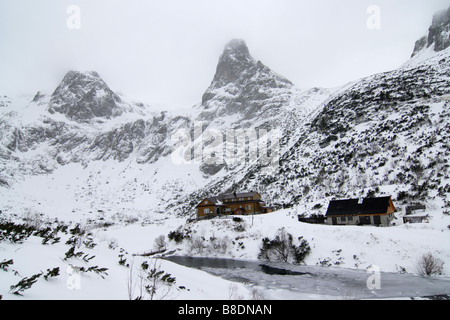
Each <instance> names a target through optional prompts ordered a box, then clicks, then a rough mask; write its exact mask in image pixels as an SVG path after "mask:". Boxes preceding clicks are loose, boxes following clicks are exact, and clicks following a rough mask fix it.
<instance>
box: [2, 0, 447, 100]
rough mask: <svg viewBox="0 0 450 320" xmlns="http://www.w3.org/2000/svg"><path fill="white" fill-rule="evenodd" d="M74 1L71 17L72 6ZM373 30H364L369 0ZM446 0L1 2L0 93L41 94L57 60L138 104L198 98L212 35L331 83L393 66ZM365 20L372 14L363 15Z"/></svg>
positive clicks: (291, 75)
mask: <svg viewBox="0 0 450 320" xmlns="http://www.w3.org/2000/svg"><path fill="white" fill-rule="evenodd" d="M71 5H75V6H77V7H78V8H79V9H80V14H79V18H80V19H79V27H80V29H71V28H69V27H68V26H67V23H68V22H69V25H70V26H71V27H73V26H77V20H74V17H78V16H77V15H76V12H74V11H70V12H69V13H68V12H67V9H68V8H69V6H71ZM371 5H375V6H377V7H378V8H379V9H380V16H379V17H380V20H379V21H380V28H379V29H369V28H368V27H367V21H368V19H370V18H371V17H373V13H368V12H367V9H368V8H369V6H371ZM449 5H450V3H449V0H370V1H367V0H315V1H303V0H128V1H125V0H69V1H67V0H1V1H0V93H1V94H17V93H30V94H32V93H35V92H37V91H38V90H47V91H48V92H49V93H51V92H52V91H53V90H54V89H55V88H56V86H57V85H58V83H59V82H60V81H61V79H62V77H63V76H64V74H65V73H66V72H67V71H68V70H80V71H86V70H95V71H97V72H98V73H99V74H100V76H102V78H103V79H104V80H105V81H106V82H107V83H108V84H109V86H110V87H111V89H113V90H115V91H118V92H121V93H123V94H125V95H126V96H128V97H130V98H134V99H136V100H141V101H144V102H163V103H167V104H175V105H178V106H183V107H190V106H192V105H193V104H195V103H198V102H200V101H201V96H202V94H203V92H204V91H205V90H206V88H207V87H208V86H209V84H210V82H211V80H212V78H213V76H214V73H215V69H216V65H217V62H218V59H219V56H220V54H221V52H222V50H223V48H224V45H225V44H226V43H227V42H228V41H229V40H231V39H233V38H240V39H244V40H245V41H246V42H247V45H248V47H249V49H250V53H251V54H252V55H253V57H254V58H255V59H258V60H261V61H262V62H263V63H264V64H266V65H267V66H268V67H270V68H271V69H272V70H274V71H275V72H277V73H279V74H281V75H283V76H285V77H286V78H288V79H289V80H291V81H292V82H294V83H295V84H296V85H298V86H299V87H304V88H310V87H313V86H321V87H335V86H339V85H343V84H345V83H346V82H348V81H352V80H356V79H359V78H361V77H364V76H368V75H371V74H374V73H377V72H382V71H388V70H392V69H394V68H397V67H398V66H400V65H401V64H402V63H404V62H405V61H406V60H408V59H409V57H410V55H411V53H412V50H413V47H414V42H415V41H416V40H417V39H418V38H419V37H420V36H422V35H424V34H425V33H426V31H427V29H428V27H429V25H430V24H431V20H432V16H433V14H434V13H435V12H436V11H438V10H442V9H446V8H447V7H448V6H449ZM371 21H373V20H371Z"/></svg>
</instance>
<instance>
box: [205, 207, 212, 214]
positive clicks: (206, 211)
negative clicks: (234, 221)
mask: <svg viewBox="0 0 450 320" xmlns="http://www.w3.org/2000/svg"><path fill="white" fill-rule="evenodd" d="M203 213H204V214H208V213H211V211H210V210H209V208H205V209H203Z"/></svg>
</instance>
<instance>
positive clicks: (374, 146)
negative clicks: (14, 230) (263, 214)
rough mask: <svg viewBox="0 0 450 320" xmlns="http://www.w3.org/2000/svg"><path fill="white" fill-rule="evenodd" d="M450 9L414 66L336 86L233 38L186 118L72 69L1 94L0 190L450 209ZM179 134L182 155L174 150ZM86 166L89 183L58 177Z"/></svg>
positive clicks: (94, 198) (124, 198)
mask: <svg viewBox="0 0 450 320" xmlns="http://www.w3.org/2000/svg"><path fill="white" fill-rule="evenodd" d="M448 13H449V11H446V12H445V13H439V14H437V15H435V17H434V19H433V24H432V26H431V28H430V30H429V35H428V37H427V42H426V44H425V46H422V47H421V46H420V45H416V48H415V51H414V52H415V54H413V56H414V57H413V58H412V59H411V60H410V61H409V62H408V63H406V64H405V65H404V66H402V67H400V68H399V69H397V70H394V71H390V72H385V73H380V74H376V75H373V76H369V77H366V78H364V79H360V80H357V81H354V82H353V83H350V84H347V85H344V86H343V87H341V88H337V89H333V90H331V89H325V88H311V89H308V90H304V89H300V88H298V87H296V86H295V85H294V84H293V83H292V82H290V81H289V80H287V79H286V78H284V77H283V76H281V75H278V74H276V73H275V72H274V71H272V70H271V69H270V68H269V67H267V66H265V65H264V64H263V63H262V62H260V61H258V60H257V59H255V58H254V57H253V56H252V55H251V54H250V50H249V48H248V47H247V45H246V43H245V42H244V41H243V40H237V39H235V40H232V41H230V42H229V43H228V44H226V45H225V47H224V50H223V53H222V55H221V56H220V58H219V61H218V64H217V68H216V72H215V74H214V75H213V77H212V82H211V84H210V86H209V87H208V88H207V89H206V90H205V92H204V94H203V98H202V101H201V102H199V103H198V104H197V105H195V106H193V108H192V110H191V112H188V113H186V114H177V113H174V112H172V113H170V112H154V111H153V110H152V108H151V106H150V105H144V104H143V103H138V102H132V101H130V100H128V99H127V98H126V97H123V96H121V95H119V94H117V93H115V92H114V91H113V90H112V89H111V88H110V87H109V86H108V85H107V84H106V82H105V81H104V80H103V79H102V78H101V77H100V75H99V74H98V73H96V72H94V71H90V72H79V71H70V72H68V73H67V74H66V75H65V76H64V78H63V79H62V81H61V83H60V84H59V85H58V87H57V88H56V89H55V90H54V92H52V93H46V92H38V93H37V94H35V95H34V96H31V97H30V98H28V99H26V100H23V99H19V98H14V97H9V96H7V95H2V96H0V115H1V116H0V164H1V166H0V187H1V188H3V189H5V190H10V193H11V195H12V196H11V197H13V195H14V194H16V193H17V192H19V193H20V192H23V187H21V188H22V189H20V190H16V189H15V188H16V185H20V182H21V181H25V182H26V181H28V180H30V179H35V178H36V179H37V178H38V177H43V176H45V177H55V176H57V177H58V179H60V180H58V181H59V185H64V186H67V188H70V190H72V195H70V194H69V193H68V194H66V195H65V196H69V197H70V196H73V197H76V198H77V199H82V200H83V202H84V203H88V204H89V205H90V206H95V207H97V206H99V204H100V205H101V206H106V205H110V206H112V207H111V210H116V208H118V207H120V206H121V205H123V204H127V205H130V203H131V204H134V205H136V204H139V206H140V207H142V208H145V212H147V213H148V212H161V213H164V212H172V213H174V214H179V215H190V214H192V208H193V207H194V206H195V204H196V202H197V201H199V199H201V198H202V197H205V196H207V195H208V194H211V193H212V194H218V193H222V192H230V191H233V190H236V189H238V190H259V192H260V193H261V194H262V196H263V197H264V198H265V199H267V201H268V202H270V203H273V204H276V205H279V206H280V207H291V206H298V205H304V206H306V207H311V206H312V204H314V205H316V204H317V203H316V202H320V203H322V202H323V204H321V205H324V204H325V203H326V201H327V199H329V198H332V197H351V196H360V195H361V194H362V193H364V195H365V194H366V193H367V192H369V191H371V192H372V193H374V194H380V195H381V194H387V193H389V194H390V195H393V196H394V197H396V196H398V195H400V198H402V197H403V198H405V197H406V198H408V199H420V200H422V201H428V200H430V199H434V198H436V197H437V198H438V199H440V200H439V201H440V203H441V205H442V206H444V207H446V206H449V203H450V199H448V196H447V194H448V193H449V191H450V189H449V184H450V181H449V174H450V173H449V165H448V158H449V154H450V146H449V144H448V141H450V139H449V138H450V137H449V135H448V133H449V132H450V129H449V128H448V123H449V121H448V117H449V98H448V97H449V95H450V91H449V88H450V83H449V76H448V74H449V72H450V71H449V65H450V54H449V50H450V49H449V48H448V47H446V46H447V45H446V44H445V41H444V40H445V39H446V38H445V34H446V32H447V31H448ZM446 28H447V29H446ZM446 30H447V31H446ZM447 38H448V35H447ZM433 43H434V44H435V46H434V47H433V52H432V54H430V52H428V51H427V55H426V56H425V55H422V53H421V52H423V51H424V50H428V49H427V48H426V46H427V45H429V46H430V47H429V48H431V45H432V44H433ZM419 53H420V54H419ZM418 56H421V58H420V59H417V57H418ZM239 130H240V131H239ZM180 132H181V133H182V135H181V137H182V138H183V139H184V140H183V141H181V142H182V143H184V145H183V146H184V149H183V150H184V151H183V154H182V158H184V159H185V160H187V161H186V162H185V163H183V162H181V163H176V161H174V158H173V155H174V153H176V151H177V150H178V149H177V147H178V146H179V145H180V143H181V142H180V141H179V140H177V139H176V138H177V137H180ZM212 132H214V133H216V134H215V135H211V133H212ZM274 132H276V133H277V136H278V138H279V140H277V141H274V140H272V141H271V140H270V139H271V137H273V135H272V134H273V133H274ZM238 133H240V134H242V136H239V137H238V136H237V134H238ZM229 134H231V139H230V136H227V135H229ZM212 144H215V145H216V146H217V148H218V149H216V151H217V150H219V151H218V152H222V151H224V153H225V152H229V153H228V155H230V154H231V155H232V156H234V155H236V154H238V153H239V152H242V156H241V160H242V161H240V162H237V163H236V161H229V159H228V158H225V159H224V161H221V162H220V163H205V161H204V160H205V159H206V158H208V157H209V155H210V154H208V152H210V151H209V149H208V147H209V146H210V145H212ZM264 144H266V146H268V145H270V146H272V147H273V146H276V148H277V149H276V150H272V151H270V150H269V151H268V153H270V154H272V155H274V154H275V155H277V157H278V158H276V159H275V160H276V161H273V162H270V163H269V164H267V163H262V161H261V159H263V158H264V157H267V154H265V153H264V152H265V151H266V149H265V148H262V149H258V152H257V153H256V154H257V158H256V159H252V157H251V156H249V152H250V150H251V149H252V148H254V147H255V146H259V147H260V146H264ZM268 149H270V148H268ZM230 150H231V151H230ZM192 160H195V161H192ZM232 160H234V159H232ZM268 166H269V167H270V169H271V170H269V171H267V170H265V169H267V167H268ZM80 167H81V168H82V171H81V172H83V176H85V178H80V179H76V180H73V179H71V176H70V175H69V176H67V177H66V176H64V175H58V172H64V171H65V170H68V169H67V168H71V170H75V171H77V170H79V168H80ZM99 168H101V169H99ZM77 172H78V171H77ZM117 177H121V178H120V179H117ZM65 179H68V180H65ZM51 181H52V180H51V179H50V180H46V182H45V183H49V185H48V188H49V189H50V190H52V188H56V187H54V184H52V183H51ZM112 182H114V183H112ZM55 185H56V184H55ZM69 186H70V187H69ZM106 186H107V187H106ZM5 192H6V191H5ZM54 192H56V191H54ZM372 193H371V194H372ZM5 194H6V193H5ZM28 196H29V198H31V199H34V197H35V195H33V194H30V195H28ZM5 199H6V197H5ZM9 199H10V198H9ZM5 201H7V200H5ZM16 201H20V199H19V200H17V199H16ZM35 201H40V200H35ZM113 208H114V209H113Z"/></svg>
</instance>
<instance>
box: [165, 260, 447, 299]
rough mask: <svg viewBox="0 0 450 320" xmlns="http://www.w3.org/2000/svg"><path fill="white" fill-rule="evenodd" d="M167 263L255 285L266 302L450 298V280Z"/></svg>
mask: <svg viewBox="0 0 450 320" xmlns="http://www.w3.org/2000/svg"><path fill="white" fill-rule="evenodd" d="M166 260H169V261H172V262H174V263H177V264H180V265H183V266H186V267H190V268H197V269H200V270H203V271H205V272H208V273H210V274H213V275H216V276H219V277H222V278H224V279H227V280H232V281H238V282H242V283H246V284H250V285H254V286H256V287H258V289H260V291H261V292H263V294H264V296H265V298H266V299H272V298H275V299H277V298H278V299H279V298H282V299H286V300H287V299H385V298H404V297H424V296H434V295H443V294H450V279H449V278H433V277H431V278H429V277H426V278H425V277H420V276H416V275H412V274H399V273H385V272H379V273H376V272H375V271H372V272H366V271H365V270H354V269H344V268H338V267H321V266H299V265H292V264H289V263H274V262H265V261H244V260H234V259H222V258H198V257H181V256H172V257H168V258H166ZM368 283H369V286H368ZM369 287H370V288H369Z"/></svg>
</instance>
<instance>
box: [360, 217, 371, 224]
mask: <svg viewBox="0 0 450 320" xmlns="http://www.w3.org/2000/svg"><path fill="white" fill-rule="evenodd" d="M359 224H362V225H365V224H370V216H361V217H359Z"/></svg>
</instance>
